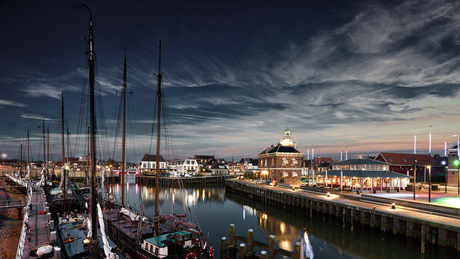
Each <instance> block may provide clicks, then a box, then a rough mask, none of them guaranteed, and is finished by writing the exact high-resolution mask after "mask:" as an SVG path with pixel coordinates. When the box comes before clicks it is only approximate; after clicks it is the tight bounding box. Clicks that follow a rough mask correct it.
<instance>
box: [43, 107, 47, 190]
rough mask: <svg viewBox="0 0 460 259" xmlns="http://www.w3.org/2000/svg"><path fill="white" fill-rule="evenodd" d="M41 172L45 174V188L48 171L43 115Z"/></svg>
mask: <svg viewBox="0 0 460 259" xmlns="http://www.w3.org/2000/svg"><path fill="white" fill-rule="evenodd" d="M42 170H44V172H43V173H44V174H45V187H46V185H47V181H48V180H47V178H48V171H47V170H46V142H45V116H44V115H43V163H42Z"/></svg>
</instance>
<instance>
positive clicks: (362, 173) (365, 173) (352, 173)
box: [317, 170, 413, 179]
mask: <svg viewBox="0 0 460 259" xmlns="http://www.w3.org/2000/svg"><path fill="white" fill-rule="evenodd" d="M341 172H342V176H344V177H358V178H411V179H412V178H413V177H412V176H409V175H405V174H400V173H395V172H391V171H369V170H327V171H324V172H321V173H318V174H317V175H326V173H327V176H338V177H340V173H341Z"/></svg>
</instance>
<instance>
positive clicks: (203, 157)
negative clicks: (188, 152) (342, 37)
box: [193, 155, 215, 166]
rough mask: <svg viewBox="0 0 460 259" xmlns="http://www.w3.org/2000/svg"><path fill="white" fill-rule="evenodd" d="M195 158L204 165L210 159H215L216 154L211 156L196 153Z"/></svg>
mask: <svg viewBox="0 0 460 259" xmlns="http://www.w3.org/2000/svg"><path fill="white" fill-rule="evenodd" d="M193 159H195V160H196V161H197V162H198V164H199V165H200V166H204V165H206V164H207V163H208V162H209V161H213V160H215V158H214V156H209V155H194V156H193Z"/></svg>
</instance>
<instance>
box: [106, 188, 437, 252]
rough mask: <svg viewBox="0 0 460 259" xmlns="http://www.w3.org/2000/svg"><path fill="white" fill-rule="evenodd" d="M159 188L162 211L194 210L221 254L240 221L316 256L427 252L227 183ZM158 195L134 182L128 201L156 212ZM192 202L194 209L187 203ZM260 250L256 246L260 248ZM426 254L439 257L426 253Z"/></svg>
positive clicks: (241, 227)
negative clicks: (259, 197) (300, 244)
mask: <svg viewBox="0 0 460 259" xmlns="http://www.w3.org/2000/svg"><path fill="white" fill-rule="evenodd" d="M130 184H134V185H135V183H130ZM136 188H138V190H139V191H136ZM110 190H112V191H115V193H114V196H115V197H116V198H117V199H118V200H119V199H120V195H121V193H120V190H119V188H118V185H117V184H114V185H113V186H110ZM159 194H160V197H159V204H160V213H163V212H168V213H170V212H176V213H180V212H182V211H184V212H186V213H187V214H188V215H189V214H191V213H190V212H193V213H192V214H193V215H195V216H196V219H197V221H198V223H199V224H200V227H201V229H202V230H203V233H204V235H206V233H208V232H209V239H208V241H209V243H210V244H214V246H215V247H216V256H217V257H219V248H220V247H219V246H220V239H221V238H222V237H227V236H228V230H229V229H228V228H229V225H230V224H235V226H236V234H237V235H240V236H247V230H248V229H253V230H254V239H255V240H257V241H259V242H263V243H268V236H269V235H272V234H273V235H275V236H276V241H277V245H278V246H279V247H280V248H283V249H285V250H289V251H293V250H294V245H295V243H296V242H298V241H300V240H301V238H303V239H304V240H305V243H303V245H304V247H303V249H304V251H307V252H311V256H313V254H314V257H315V259H318V258H319V259H321V258H388V257H389V258H400V257H403V258H404V257H407V258H422V256H421V255H420V253H419V252H418V251H417V250H416V248H408V247H404V246H402V245H396V244H394V243H391V242H389V241H386V240H382V238H381V237H376V236H373V235H371V234H364V233H360V232H357V231H354V232H352V231H350V230H348V229H346V228H342V226H341V225H337V222H335V220H333V219H324V218H323V217H322V216H321V215H316V216H315V215H314V217H313V218H310V216H309V213H307V212H305V211H302V210H295V209H292V208H289V207H285V208H283V207H279V206H276V205H273V204H264V203H262V202H258V201H256V200H254V199H251V198H249V197H247V196H241V195H238V194H235V193H232V192H226V190H225V187H223V186H214V187H193V188H185V189H179V188H161V190H160V192H159ZM154 195H155V189H154V187H153V186H146V185H140V186H137V187H134V186H131V188H130V189H129V191H127V194H126V196H127V197H126V198H125V199H126V201H127V203H128V206H130V207H133V208H136V209H139V206H140V205H141V204H143V205H144V208H145V210H144V212H145V215H146V216H149V217H153V214H154V203H155V202H154V201H155V199H154ZM189 206H190V207H191V210H189V209H188V208H187V207H189ZM306 230H307V231H308V234H307V233H306ZM260 251H261V249H256V252H257V253H260ZM313 252H314V253H313ZM307 254H308V253H307ZM279 258H281V257H279ZM423 258H435V257H432V256H429V255H423Z"/></svg>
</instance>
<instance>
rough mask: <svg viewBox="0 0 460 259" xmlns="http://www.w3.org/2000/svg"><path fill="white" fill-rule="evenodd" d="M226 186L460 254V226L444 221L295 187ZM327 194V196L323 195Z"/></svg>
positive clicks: (426, 248) (424, 248) (425, 249)
mask: <svg viewBox="0 0 460 259" xmlns="http://www.w3.org/2000/svg"><path fill="white" fill-rule="evenodd" d="M225 185H226V188H227V189H228V190H229V191H231V192H233V193H235V194H240V195H242V196H246V197H248V198H250V199H254V200H256V199H257V200H259V201H261V202H263V203H265V204H278V205H281V206H285V207H296V208H300V209H302V210H305V211H306V212H307V213H306V215H307V216H310V217H312V215H313V213H319V214H321V215H323V217H329V218H334V219H335V220H336V221H337V222H341V223H342V227H344V228H345V227H346V228H349V229H350V230H352V231H360V230H362V231H369V230H370V231H371V232H372V233H374V234H377V235H379V236H382V237H385V238H388V239H391V240H394V241H403V242H411V243H413V244H415V248H416V249H417V250H418V251H420V253H422V254H425V253H430V254H448V255H452V254H454V255H455V256H460V225H457V224H447V223H440V222H437V221H432V220H430V219H428V218H417V217H412V216H406V215H402V214H396V213H392V212H391V210H390V205H389V206H386V205H385V206H386V207H388V208H389V209H387V210H383V209H378V210H376V209H375V208H374V206H373V204H369V205H370V206H367V207H365V206H358V205H354V204H352V202H351V201H350V203H346V202H345V203H344V202H336V201H334V200H333V199H327V197H326V195H325V194H324V195H321V196H318V195H317V194H313V195H308V193H306V192H298V191H292V190H291V189H285V190H283V189H281V190H280V189H279V188H267V187H266V186H259V185H255V184H250V183H248V182H244V181H238V180H227V181H225ZM322 196H324V197H322Z"/></svg>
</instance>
